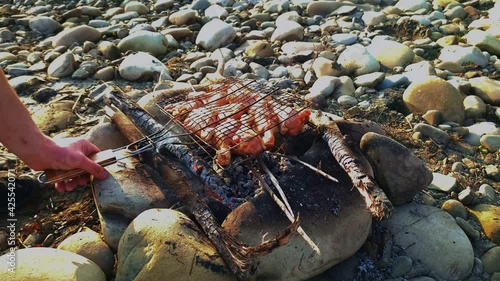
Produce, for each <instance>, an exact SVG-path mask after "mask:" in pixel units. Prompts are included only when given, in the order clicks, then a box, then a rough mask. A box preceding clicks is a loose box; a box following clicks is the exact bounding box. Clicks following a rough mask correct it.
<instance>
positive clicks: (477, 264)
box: [472, 257, 483, 275]
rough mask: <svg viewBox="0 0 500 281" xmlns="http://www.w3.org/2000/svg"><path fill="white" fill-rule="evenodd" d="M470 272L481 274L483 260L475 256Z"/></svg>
mask: <svg viewBox="0 0 500 281" xmlns="http://www.w3.org/2000/svg"><path fill="white" fill-rule="evenodd" d="M472 274H474V275H481V274H483V262H482V261H481V260H480V259H479V258H477V257H475V258H474V267H473V268H472Z"/></svg>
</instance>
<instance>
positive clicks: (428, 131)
mask: <svg viewBox="0 0 500 281" xmlns="http://www.w3.org/2000/svg"><path fill="white" fill-rule="evenodd" d="M413 131H415V132H420V133H421V134H422V135H423V136H425V137H428V138H432V139H433V140H435V141H437V142H439V143H447V142H448V141H449V140H450V135H448V133H446V132H445V131H443V130H440V129H438V128H436V127H433V126H431V125H427V124H424V123H419V124H417V125H416V126H415V127H414V128H413Z"/></svg>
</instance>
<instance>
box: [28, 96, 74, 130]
mask: <svg viewBox="0 0 500 281" xmlns="http://www.w3.org/2000/svg"><path fill="white" fill-rule="evenodd" d="M73 105H74V102H72V101H60V102H57V103H53V104H50V105H49V106H44V107H42V108H40V109H39V110H37V111H35V112H34V113H33V120H35V123H36V124H37V126H38V127H39V128H40V129H41V130H42V132H44V133H45V134H48V133H54V132H58V131H60V130H63V129H65V128H66V127H68V126H69V125H70V124H72V123H73V122H74V121H75V119H76V116H75V114H74V113H73V110H72V108H73Z"/></svg>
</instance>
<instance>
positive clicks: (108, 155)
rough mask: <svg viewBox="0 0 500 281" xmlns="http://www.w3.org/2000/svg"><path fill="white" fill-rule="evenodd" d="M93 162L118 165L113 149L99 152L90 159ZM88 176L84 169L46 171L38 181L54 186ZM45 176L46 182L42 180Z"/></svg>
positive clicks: (102, 164) (104, 165)
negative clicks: (57, 183)
mask: <svg viewBox="0 0 500 281" xmlns="http://www.w3.org/2000/svg"><path fill="white" fill-rule="evenodd" d="M89 158H90V159H91V160H92V161H94V162H96V163H97V164H99V165H101V166H103V167H106V166H109V165H111V164H114V163H116V161H117V157H116V154H115V153H114V152H113V150H112V149H108V150H104V151H101V152H98V153H96V154H94V155H92V156H90V157H89ZM86 174H88V172H87V171H86V170H83V169H73V170H52V169H49V170H45V171H44V172H43V173H42V174H40V176H39V177H38V180H39V181H40V182H41V183H46V184H52V183H56V182H60V181H64V180H68V179H72V178H75V177H78V176H83V175H86ZM43 175H45V180H42V176H43Z"/></svg>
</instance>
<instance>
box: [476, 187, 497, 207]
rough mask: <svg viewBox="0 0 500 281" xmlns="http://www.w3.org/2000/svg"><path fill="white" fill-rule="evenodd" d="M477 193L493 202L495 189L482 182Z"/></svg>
mask: <svg viewBox="0 0 500 281" xmlns="http://www.w3.org/2000/svg"><path fill="white" fill-rule="evenodd" d="M479 193H480V194H481V195H483V196H484V197H486V198H488V199H489V200H490V201H491V202H495V198H496V195H495V189H493V187H492V186H491V185H489V184H486V183H485V184H482V185H481V186H480V187H479Z"/></svg>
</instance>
